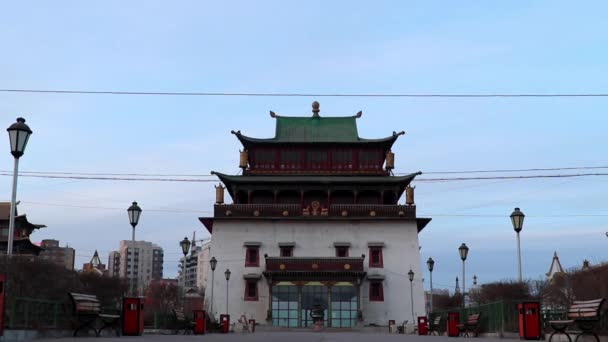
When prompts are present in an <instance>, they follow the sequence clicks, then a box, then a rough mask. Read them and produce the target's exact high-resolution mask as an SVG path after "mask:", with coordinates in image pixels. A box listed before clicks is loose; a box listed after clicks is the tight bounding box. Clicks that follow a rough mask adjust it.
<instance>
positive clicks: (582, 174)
mask: <svg viewBox="0 0 608 342" xmlns="http://www.w3.org/2000/svg"><path fill="white" fill-rule="evenodd" d="M0 176H7V177H10V176H12V173H10V172H4V171H0ZM20 176H21V177H34V178H50V179H78V180H102V181H142V182H186V183H210V182H217V180H215V179H197V178H191V179H187V178H142V177H109V176H108V177H99V176H71V175H41V174H22V175H20ZM592 176H608V173H576V174H560V175H526V176H488V177H449V178H417V179H416V181H417V182H460V181H473V180H493V179H501V180H502V179H504V180H518V179H519V180H522V179H537V178H574V177H592Z"/></svg>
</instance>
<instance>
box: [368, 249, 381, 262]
mask: <svg viewBox="0 0 608 342" xmlns="http://www.w3.org/2000/svg"><path fill="white" fill-rule="evenodd" d="M369 267H383V261H382V248H381V247H370V248H369Z"/></svg>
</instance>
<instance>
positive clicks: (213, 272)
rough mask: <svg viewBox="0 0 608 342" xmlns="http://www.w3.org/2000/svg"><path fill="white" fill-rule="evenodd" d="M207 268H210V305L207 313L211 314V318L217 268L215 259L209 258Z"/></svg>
mask: <svg viewBox="0 0 608 342" xmlns="http://www.w3.org/2000/svg"><path fill="white" fill-rule="evenodd" d="M209 266H211V303H210V304H209V311H210V312H211V316H212V317H214V316H213V283H215V267H216V266H217V259H216V258H215V257H211V260H209Z"/></svg>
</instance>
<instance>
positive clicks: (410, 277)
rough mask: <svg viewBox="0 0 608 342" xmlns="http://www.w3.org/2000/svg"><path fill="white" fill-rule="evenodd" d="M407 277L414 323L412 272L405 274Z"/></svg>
mask: <svg viewBox="0 0 608 342" xmlns="http://www.w3.org/2000/svg"><path fill="white" fill-rule="evenodd" d="M407 276H408V278H409V279H410V303H411V304H412V322H413V321H414V271H412V269H410V271H409V272H407Z"/></svg>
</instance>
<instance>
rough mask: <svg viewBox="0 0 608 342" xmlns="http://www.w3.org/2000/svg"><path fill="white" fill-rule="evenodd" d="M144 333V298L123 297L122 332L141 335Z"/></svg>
mask: <svg viewBox="0 0 608 342" xmlns="http://www.w3.org/2000/svg"><path fill="white" fill-rule="evenodd" d="M143 333H144V298H141V297H123V298H122V334H123V335H127V336H129V335H130V336H141V334H143Z"/></svg>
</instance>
